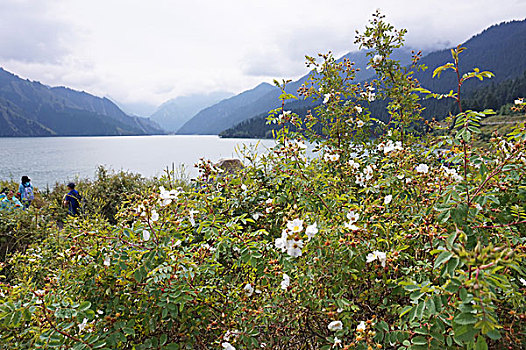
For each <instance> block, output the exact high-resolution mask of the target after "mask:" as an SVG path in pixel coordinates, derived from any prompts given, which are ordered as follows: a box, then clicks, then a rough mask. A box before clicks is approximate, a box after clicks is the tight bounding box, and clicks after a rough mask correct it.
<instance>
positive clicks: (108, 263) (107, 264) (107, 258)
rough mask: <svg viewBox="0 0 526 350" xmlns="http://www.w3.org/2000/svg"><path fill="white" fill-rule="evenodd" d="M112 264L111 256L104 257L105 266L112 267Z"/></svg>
mask: <svg viewBox="0 0 526 350" xmlns="http://www.w3.org/2000/svg"><path fill="white" fill-rule="evenodd" d="M110 263H111V260H110V256H109V255H106V256H105V257H104V263H103V264H104V266H110Z"/></svg>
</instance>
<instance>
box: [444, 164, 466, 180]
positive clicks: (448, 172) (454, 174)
mask: <svg viewBox="0 0 526 350" xmlns="http://www.w3.org/2000/svg"><path fill="white" fill-rule="evenodd" d="M442 169H443V170H444V172H445V173H446V175H447V176H449V177H451V178H453V180H455V181H462V180H463V179H464V178H463V177H462V176H460V175H459V174H458V173H457V171H456V170H455V169H450V168H448V167H445V166H443V167H442Z"/></svg>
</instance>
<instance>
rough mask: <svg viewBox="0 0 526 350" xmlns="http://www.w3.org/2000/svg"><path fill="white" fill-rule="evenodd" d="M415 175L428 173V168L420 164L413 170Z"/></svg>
mask: <svg viewBox="0 0 526 350" xmlns="http://www.w3.org/2000/svg"><path fill="white" fill-rule="evenodd" d="M415 170H416V172H417V173H421V174H427V173H428V172H429V166H428V165H427V164H423V163H420V164H418V166H417V167H416V168H415Z"/></svg>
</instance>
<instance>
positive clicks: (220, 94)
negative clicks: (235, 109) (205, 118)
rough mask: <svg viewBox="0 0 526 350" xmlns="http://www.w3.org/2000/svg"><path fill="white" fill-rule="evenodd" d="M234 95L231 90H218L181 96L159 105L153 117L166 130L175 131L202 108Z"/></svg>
mask: <svg viewBox="0 0 526 350" xmlns="http://www.w3.org/2000/svg"><path fill="white" fill-rule="evenodd" d="M232 95H233V94H232V93H231V92H226V91H216V92H211V93H209V94H193V95H189V96H179V97H176V98H174V99H172V100H169V101H167V102H165V103H163V104H162V105H161V106H159V108H157V110H156V111H155V113H153V114H152V115H151V118H152V120H153V121H155V122H157V123H158V124H159V125H160V126H161V127H163V128H164V129H165V130H167V131H171V132H175V131H177V130H179V128H180V127H181V126H183V124H184V123H186V122H187V121H188V120H190V119H191V118H192V117H193V116H194V115H196V114H197V112H199V111H200V110H202V109H204V108H206V107H210V106H212V105H214V104H216V103H217V102H219V101H221V100H223V99H225V98H228V97H231V96H232Z"/></svg>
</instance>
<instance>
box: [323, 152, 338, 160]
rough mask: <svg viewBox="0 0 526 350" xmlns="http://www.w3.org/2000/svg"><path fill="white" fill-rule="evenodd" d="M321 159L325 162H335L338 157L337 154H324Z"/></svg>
mask: <svg viewBox="0 0 526 350" xmlns="http://www.w3.org/2000/svg"><path fill="white" fill-rule="evenodd" d="M323 159H324V160H325V161H326V162H337V161H338V160H339V159H340V155H339V154H338V153H333V154H330V153H325V155H324V156H323Z"/></svg>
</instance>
